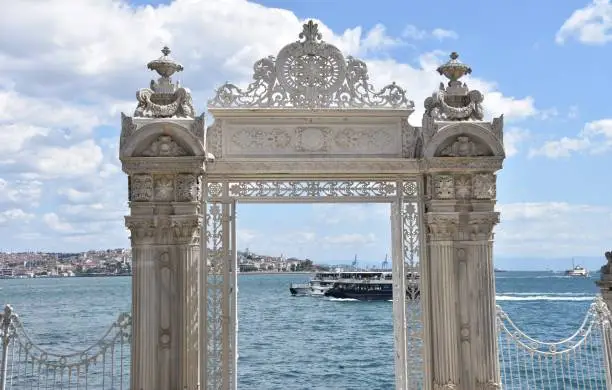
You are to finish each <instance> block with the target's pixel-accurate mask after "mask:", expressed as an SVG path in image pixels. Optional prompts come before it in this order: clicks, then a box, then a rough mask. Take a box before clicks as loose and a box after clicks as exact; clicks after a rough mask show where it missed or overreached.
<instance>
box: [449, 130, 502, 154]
mask: <svg viewBox="0 0 612 390" xmlns="http://www.w3.org/2000/svg"><path fill="white" fill-rule="evenodd" d="M439 155H440V156H441V157H479V156H492V153H491V152H490V151H489V150H488V148H487V147H486V146H485V145H483V144H481V143H479V142H474V141H473V140H472V139H471V138H470V137H468V136H466V135H460V136H458V137H457V138H456V139H455V141H453V142H452V143H451V144H450V145H448V146H447V147H445V148H443V149H442V150H440V152H439Z"/></svg>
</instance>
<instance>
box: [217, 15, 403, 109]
mask: <svg viewBox="0 0 612 390" xmlns="http://www.w3.org/2000/svg"><path fill="white" fill-rule="evenodd" d="M299 38H300V40H299V41H297V42H293V43H290V44H288V45H286V46H285V47H283V48H282V49H281V50H280V52H279V53H278V55H277V56H276V58H275V57H273V56H269V57H267V58H263V59H261V60H259V61H257V62H256V63H255V65H254V66H253V68H254V73H253V82H252V83H251V84H249V86H248V87H247V88H246V89H244V90H243V89H241V88H239V87H237V86H236V85H234V84H230V83H226V84H224V85H222V86H221V87H220V88H219V89H217V91H216V95H215V97H214V98H213V99H211V100H209V101H208V105H209V107H211V108H289V107H291V108H306V109H322V108H387V109H389V108H391V109H408V110H411V109H413V108H414V103H413V102H412V101H410V100H408V99H407V98H406V92H405V91H404V89H403V88H401V87H399V86H398V85H396V84H395V83H392V84H389V85H387V86H386V87H384V88H383V89H381V90H380V91H375V90H374V87H373V86H372V84H370V83H369V75H368V68H367V66H366V64H365V63H364V62H363V61H361V60H358V59H356V58H353V57H347V58H346V59H345V58H344V56H343V55H342V52H340V50H339V49H338V48H337V47H336V46H334V45H331V44H329V43H326V42H324V41H322V40H321V39H322V36H321V33H320V32H319V27H318V25H317V24H316V23H314V22H313V21H312V20H309V21H308V22H307V23H305V24H304V25H303V30H302V32H301V33H300V34H299Z"/></svg>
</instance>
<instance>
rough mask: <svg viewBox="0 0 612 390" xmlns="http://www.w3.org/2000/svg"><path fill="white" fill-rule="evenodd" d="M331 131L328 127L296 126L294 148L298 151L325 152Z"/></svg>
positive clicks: (327, 148)
mask: <svg viewBox="0 0 612 390" xmlns="http://www.w3.org/2000/svg"><path fill="white" fill-rule="evenodd" d="M331 132H332V130H331V129H330V128H329V127H298V128H297V131H296V135H297V137H296V144H295V150H296V151H298V152H327V151H328V150H329V137H330V134H331Z"/></svg>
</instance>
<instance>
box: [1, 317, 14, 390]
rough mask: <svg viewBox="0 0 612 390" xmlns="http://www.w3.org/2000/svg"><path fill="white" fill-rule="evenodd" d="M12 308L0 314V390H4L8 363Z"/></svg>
mask: <svg viewBox="0 0 612 390" xmlns="http://www.w3.org/2000/svg"><path fill="white" fill-rule="evenodd" d="M13 316H14V313H13V308H12V307H11V305H6V306H5V307H4V312H3V313H1V314H0V326H1V328H0V337H2V361H0V390H5V389H6V374H7V363H8V349H9V343H10V342H11V332H10V330H11V324H12V321H13Z"/></svg>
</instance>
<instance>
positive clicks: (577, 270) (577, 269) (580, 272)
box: [565, 259, 589, 278]
mask: <svg viewBox="0 0 612 390" xmlns="http://www.w3.org/2000/svg"><path fill="white" fill-rule="evenodd" d="M565 275H566V276H577V277H582V278H588V277H589V271H588V270H587V269H586V268H584V267H582V266H580V265H574V259H572V269H568V270H567V271H565Z"/></svg>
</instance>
